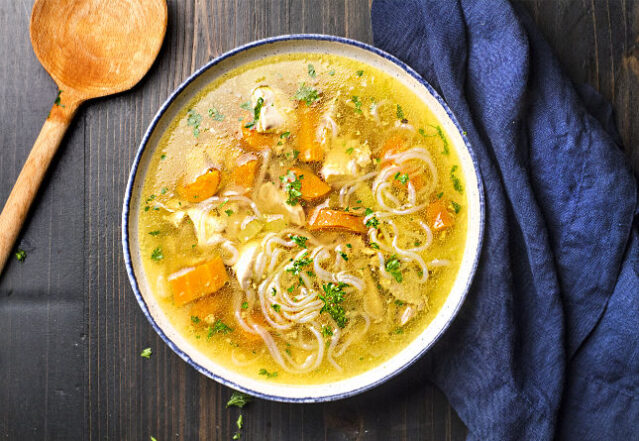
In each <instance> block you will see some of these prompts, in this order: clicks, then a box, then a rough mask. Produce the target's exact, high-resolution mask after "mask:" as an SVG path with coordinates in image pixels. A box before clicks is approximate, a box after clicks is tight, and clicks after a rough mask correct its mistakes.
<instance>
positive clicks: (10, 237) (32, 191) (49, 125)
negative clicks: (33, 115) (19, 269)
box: [0, 95, 81, 274]
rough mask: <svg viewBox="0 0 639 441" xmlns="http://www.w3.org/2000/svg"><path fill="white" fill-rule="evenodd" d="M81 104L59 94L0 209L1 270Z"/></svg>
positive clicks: (0, 272) (0, 270)
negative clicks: (0, 209)
mask: <svg viewBox="0 0 639 441" xmlns="http://www.w3.org/2000/svg"><path fill="white" fill-rule="evenodd" d="M64 98H67V97H64ZM80 104H81V101H79V100H76V99H63V100H61V99H60V95H58V99H56V103H55V104H54V105H53V107H52V108H51V112H49V116H48V117H47V120H46V121H45V122H44V125H43V126H42V130H40V134H39V135H38V138H37V139H36V141H35V143H34V144H33V148H32V149H31V153H29V157H28V158H27V161H26V162H25V163H24V166H23V167H22V171H21V172H20V175H19V176H18V180H17V181H16V183H15V185H14V186H13V190H11V194H9V198H8V199H7V202H6V203H5V205H4V208H3V209H2V213H0V274H2V269H3V268H4V264H5V263H6V261H7V258H8V257H9V254H10V253H11V250H12V247H13V244H14V243H15V241H16V239H17V237H18V234H19V233H20V229H21V228H22V224H23V223H24V220H25V218H26V217H27V213H28V212H29V207H30V206H31V203H32V202H33V199H34V198H35V196H36V193H37V192H38V188H39V187H40V184H41V183H42V180H43V179H44V176H45V174H46V172H47V168H49V164H51V160H52V159H53V156H54V155H55V153H56V151H57V150H58V146H59V145H60V142H61V141H62V138H63V137H64V134H65V132H66V131H67V128H68V127H69V124H70V123H71V120H72V119H73V115H74V114H75V112H76V110H77V109H78V107H79V105H80Z"/></svg>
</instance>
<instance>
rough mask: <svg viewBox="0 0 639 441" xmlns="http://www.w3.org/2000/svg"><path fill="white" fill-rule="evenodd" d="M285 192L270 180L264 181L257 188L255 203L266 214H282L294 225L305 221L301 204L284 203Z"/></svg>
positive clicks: (300, 224) (302, 223)
mask: <svg viewBox="0 0 639 441" xmlns="http://www.w3.org/2000/svg"><path fill="white" fill-rule="evenodd" d="M286 199H287V197H286V194H285V193H284V191H283V190H281V189H280V188H277V187H276V186H275V185H274V184H273V183H272V182H265V183H264V184H262V185H261V186H260V187H259V188H258V189H257V193H256V196H255V202H256V203H257V205H258V206H259V207H260V208H261V209H262V210H263V211H265V212H267V213H268V214H283V215H285V216H286V217H287V218H288V219H289V221H290V222H291V223H293V224H295V225H299V226H302V225H304V224H305V223H306V216H305V214H304V209H303V208H302V206H301V205H299V204H297V205H289V204H287V203H286Z"/></svg>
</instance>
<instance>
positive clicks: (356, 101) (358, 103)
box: [353, 95, 362, 113]
mask: <svg viewBox="0 0 639 441" xmlns="http://www.w3.org/2000/svg"><path fill="white" fill-rule="evenodd" d="M353 104H355V112H357V113H362V102H361V101H360V100H359V97H358V96H356V95H353Z"/></svg>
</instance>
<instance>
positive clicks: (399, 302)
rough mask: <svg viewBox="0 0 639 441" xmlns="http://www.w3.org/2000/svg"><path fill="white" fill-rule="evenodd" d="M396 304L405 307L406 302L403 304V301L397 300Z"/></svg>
mask: <svg viewBox="0 0 639 441" xmlns="http://www.w3.org/2000/svg"><path fill="white" fill-rule="evenodd" d="M395 304H396V305H397V306H404V302H402V301H401V300H399V299H397V300H395Z"/></svg>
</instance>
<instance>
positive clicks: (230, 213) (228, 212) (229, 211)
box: [224, 209, 233, 217]
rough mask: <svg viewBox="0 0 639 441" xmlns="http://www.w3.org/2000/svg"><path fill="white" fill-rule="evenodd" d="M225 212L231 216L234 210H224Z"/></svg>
mask: <svg viewBox="0 0 639 441" xmlns="http://www.w3.org/2000/svg"><path fill="white" fill-rule="evenodd" d="M224 212H225V213H226V215H227V216H229V217H230V216H231V215H232V214H233V210H230V209H229V210H224Z"/></svg>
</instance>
